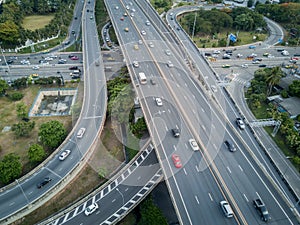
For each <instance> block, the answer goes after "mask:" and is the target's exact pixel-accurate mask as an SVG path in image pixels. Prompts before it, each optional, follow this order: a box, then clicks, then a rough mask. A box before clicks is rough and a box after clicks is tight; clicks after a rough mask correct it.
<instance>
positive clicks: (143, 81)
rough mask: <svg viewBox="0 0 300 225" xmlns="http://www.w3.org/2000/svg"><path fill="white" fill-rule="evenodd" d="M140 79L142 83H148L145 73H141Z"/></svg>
mask: <svg viewBox="0 0 300 225" xmlns="http://www.w3.org/2000/svg"><path fill="white" fill-rule="evenodd" d="M139 80H140V82H141V84H147V77H146V75H145V74H144V73H142V72H141V73H139Z"/></svg>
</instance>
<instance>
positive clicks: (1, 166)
mask: <svg viewBox="0 0 300 225" xmlns="http://www.w3.org/2000/svg"><path fill="white" fill-rule="evenodd" d="M21 172H22V164H21V161H20V157H19V156H18V155H16V154H15V153H10V154H8V155H5V156H4V158H3V159H2V160H1V161H0V182H1V183H3V184H8V183H10V182H12V181H14V180H15V179H17V178H18V177H19V176H20V175H21Z"/></svg>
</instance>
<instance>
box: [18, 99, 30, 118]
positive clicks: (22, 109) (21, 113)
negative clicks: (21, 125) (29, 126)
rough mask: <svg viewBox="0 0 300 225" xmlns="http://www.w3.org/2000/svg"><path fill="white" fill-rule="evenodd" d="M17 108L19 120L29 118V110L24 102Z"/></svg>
mask: <svg viewBox="0 0 300 225" xmlns="http://www.w3.org/2000/svg"><path fill="white" fill-rule="evenodd" d="M16 107H17V109H16V110H17V116H18V118H20V119H22V118H27V117H28V113H27V111H28V109H27V106H26V105H25V103H24V102H19V103H18V104H17V106H16Z"/></svg>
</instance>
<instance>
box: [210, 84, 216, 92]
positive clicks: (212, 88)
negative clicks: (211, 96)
mask: <svg viewBox="0 0 300 225" xmlns="http://www.w3.org/2000/svg"><path fill="white" fill-rule="evenodd" d="M210 87H211V90H212V91H213V92H217V91H218V89H217V87H216V86H215V85H211V86H210Z"/></svg>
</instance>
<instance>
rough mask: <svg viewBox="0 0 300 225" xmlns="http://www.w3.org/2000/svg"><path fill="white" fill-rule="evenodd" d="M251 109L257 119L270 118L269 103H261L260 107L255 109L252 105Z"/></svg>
mask: <svg viewBox="0 0 300 225" xmlns="http://www.w3.org/2000/svg"><path fill="white" fill-rule="evenodd" d="M249 107H250V106H249ZM250 109H251V111H252V113H253V114H254V116H255V117H256V118H257V119H268V118H269V117H268V109H269V106H268V104H267V103H261V107H260V108H255V109H253V108H252V107H250Z"/></svg>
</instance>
